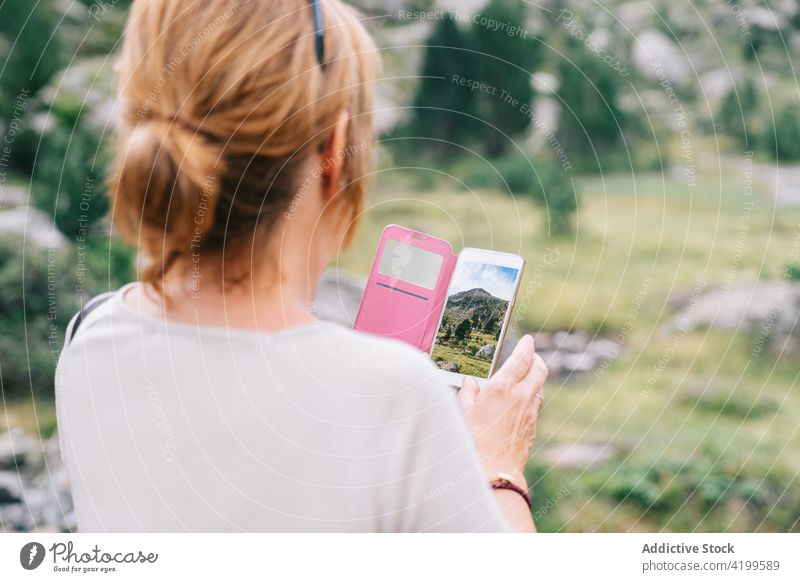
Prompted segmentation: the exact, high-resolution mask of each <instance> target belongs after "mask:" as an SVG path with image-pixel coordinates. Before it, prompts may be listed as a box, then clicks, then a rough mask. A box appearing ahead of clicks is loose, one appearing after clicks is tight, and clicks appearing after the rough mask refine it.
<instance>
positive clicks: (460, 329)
mask: <svg viewBox="0 0 800 582" xmlns="http://www.w3.org/2000/svg"><path fill="white" fill-rule="evenodd" d="M471 331H472V323H471V322H470V320H469V318H468V317H465V318H464V319H462V320H461V321H460V322H459V323H458V325H457V326H456V329H455V331H453V335H455V336H456V338H458V339H465V338H467V337H469V334H470V332H471Z"/></svg>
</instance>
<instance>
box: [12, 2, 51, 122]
mask: <svg viewBox="0 0 800 582" xmlns="http://www.w3.org/2000/svg"><path fill="white" fill-rule="evenodd" d="M58 22H59V19H58V11H57V9H56V6H55V2H54V1H53V0H40V1H39V2H29V1H28V0H5V1H4V2H0V38H5V39H6V40H7V41H8V42H9V44H10V45H12V46H10V47H9V54H8V57H7V58H5V59H4V60H3V72H2V75H0V117H3V118H5V119H9V118H11V116H12V114H13V110H14V107H15V103H16V100H17V98H18V96H19V95H20V94H25V95H27V97H31V96H33V95H34V94H36V92H37V91H38V90H39V89H41V88H42V87H43V86H44V85H45V84H46V83H47V82H48V81H49V80H50V78H51V77H52V76H53V74H54V73H55V72H56V71H58V69H59V68H60V66H61V57H60V55H61V54H62V53H61V46H60V42H59V37H58V35H57V34H53V33H54V31H55V27H56V26H57V24H58ZM23 92H24V93H23Z"/></svg>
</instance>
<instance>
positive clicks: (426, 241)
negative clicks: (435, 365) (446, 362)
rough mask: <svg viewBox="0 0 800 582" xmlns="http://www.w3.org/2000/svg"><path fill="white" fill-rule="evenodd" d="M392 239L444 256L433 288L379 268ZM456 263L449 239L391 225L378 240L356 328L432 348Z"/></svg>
mask: <svg viewBox="0 0 800 582" xmlns="http://www.w3.org/2000/svg"><path fill="white" fill-rule="evenodd" d="M390 240H396V241H400V242H401V243H404V244H406V245H409V246H412V247H417V248H420V249H423V250H426V251H430V252H432V253H436V254H438V255H440V256H442V258H443V260H442V263H441V267H440V270H439V275H438V277H437V278H436V283H435V286H434V287H433V289H428V288H426V287H421V286H419V285H415V284H413V283H410V282H408V281H403V280H400V279H397V278H393V277H392V276H391V275H386V274H383V273H381V272H379V267H380V262H381V257H382V256H383V252H384V249H385V248H386V243H387V242H388V241H390ZM455 264H456V257H455V255H454V254H453V249H452V247H451V246H450V243H449V242H447V241H446V240H442V239H440V238H436V237H432V236H430V235H427V234H424V233H421V232H417V231H414V230H410V229H408V228H404V227H402V226H397V225H395V224H391V225H389V226H387V227H386V228H385V229H384V230H383V234H382V235H381V240H380V242H379V243H378V252H377V253H376V254H375V261H374V262H373V263H372V270H371V271H370V274H369V279H367V287H366V289H365V291H364V297H363V299H362V300H361V307H360V308H359V310H358V315H357V316H356V322H355V326H354V327H355V329H357V330H358V331H363V332H366V333H372V334H376V335H380V336H384V337H391V338H395V339H399V340H403V341H405V342H407V343H409V344H411V345H412V346H415V347H416V348H419V349H420V350H422V351H423V352H427V351H430V349H431V345H432V344H433V339H434V335H435V334H436V327H437V326H438V325H439V318H440V316H441V313H442V309H443V308H444V302H445V299H446V298H447V287H448V285H449V283H450V277H451V276H452V274H453V269H454V268H455Z"/></svg>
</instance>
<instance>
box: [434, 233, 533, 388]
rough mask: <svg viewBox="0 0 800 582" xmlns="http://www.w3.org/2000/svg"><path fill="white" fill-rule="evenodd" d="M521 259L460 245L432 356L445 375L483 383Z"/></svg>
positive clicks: (458, 380) (508, 308)
mask: <svg viewBox="0 0 800 582" xmlns="http://www.w3.org/2000/svg"><path fill="white" fill-rule="evenodd" d="M524 267H525V261H524V260H523V258H522V257H520V256H519V255H512V254H508V253H499V252H495V251H488V250H484V249H473V248H465V249H463V250H462V251H461V252H460V253H459V255H458V260H457V262H456V266H455V269H454V270H453V275H452V278H451V279H450V284H449V286H448V288H447V298H446V300H445V305H444V309H443V310H442V315H441V318H440V320H439V327H438V329H437V331H436V337H435V338H434V342H433V346H432V347H431V352H430V355H431V359H432V360H433V361H434V362H435V363H436V365H437V366H438V367H439V369H440V370H441V371H442V372H441V373H442V374H443V375H444V376H445V379H446V380H447V381H448V382H449V383H450V384H451V385H452V386H456V387H459V388H460V387H461V385H462V384H463V382H464V376H472V377H474V378H476V379H477V380H478V383H479V384H482V383H483V382H484V381H485V380H487V379H488V378H489V377H490V376H491V375H492V374H493V373H494V370H495V366H496V365H497V360H498V356H499V354H500V349H501V348H502V346H503V339H504V338H505V334H506V329H507V328H508V324H509V320H510V319H511V310H512V308H513V306H514V300H515V299H516V296H517V291H518V290H519V282H520V279H522V271H523V269H524Z"/></svg>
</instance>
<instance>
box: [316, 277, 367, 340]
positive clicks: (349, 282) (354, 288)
mask: <svg viewBox="0 0 800 582" xmlns="http://www.w3.org/2000/svg"><path fill="white" fill-rule="evenodd" d="M365 285H366V279H364V278H363V277H359V276H358V275H355V274H353V273H349V272H347V271H345V270H342V269H328V270H327V271H325V273H324V274H323V275H322V278H321V279H320V282H319V286H318V287H317V295H316V297H315V298H314V303H313V305H312V306H311V309H312V310H313V312H314V313H315V314H316V315H317V316H318V317H319V318H320V319H324V320H326V321H333V322H334V323H339V324H342V325H346V326H348V327H353V324H354V323H355V321H356V315H357V314H358V307H359V305H361V297H362V296H363V295H364V286H365Z"/></svg>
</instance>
